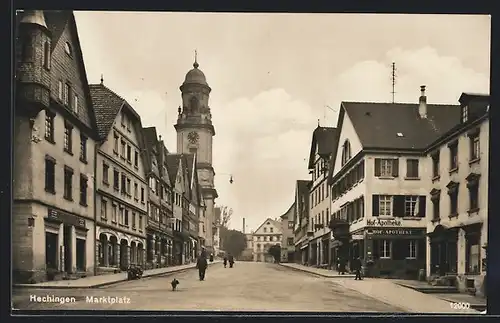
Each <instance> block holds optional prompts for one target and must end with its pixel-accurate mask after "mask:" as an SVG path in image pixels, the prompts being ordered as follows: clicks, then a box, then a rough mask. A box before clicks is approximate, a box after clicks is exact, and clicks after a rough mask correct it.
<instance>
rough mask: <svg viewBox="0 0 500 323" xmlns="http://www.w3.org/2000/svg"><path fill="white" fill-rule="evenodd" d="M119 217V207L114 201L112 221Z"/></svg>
mask: <svg viewBox="0 0 500 323" xmlns="http://www.w3.org/2000/svg"><path fill="white" fill-rule="evenodd" d="M117 217H118V207H117V206H116V204H114V203H113V212H112V213H111V221H112V222H114V223H116V221H117Z"/></svg>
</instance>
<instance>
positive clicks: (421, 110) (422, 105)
mask: <svg viewBox="0 0 500 323" xmlns="http://www.w3.org/2000/svg"><path fill="white" fill-rule="evenodd" d="M418 114H419V116H420V118H422V119H425V118H427V97H426V96H425V85H421V86H420V99H419V105H418Z"/></svg>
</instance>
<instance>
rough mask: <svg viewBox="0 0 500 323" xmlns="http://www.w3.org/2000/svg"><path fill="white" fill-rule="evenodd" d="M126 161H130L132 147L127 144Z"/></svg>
mask: <svg viewBox="0 0 500 323" xmlns="http://www.w3.org/2000/svg"><path fill="white" fill-rule="evenodd" d="M127 161H128V162H129V163H131V162H132V147H130V146H129V145H127Z"/></svg>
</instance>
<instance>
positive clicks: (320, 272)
mask: <svg viewBox="0 0 500 323" xmlns="http://www.w3.org/2000/svg"><path fill="white" fill-rule="evenodd" d="M279 264H280V265H281V266H283V267H287V268H291V269H294V270H299V271H303V272H307V273H310V274H314V275H317V276H321V277H326V278H354V277H355V275H353V274H345V275H341V274H339V273H338V272H337V271H335V270H329V269H322V268H316V267H308V266H303V265H299V264H295V263H279Z"/></svg>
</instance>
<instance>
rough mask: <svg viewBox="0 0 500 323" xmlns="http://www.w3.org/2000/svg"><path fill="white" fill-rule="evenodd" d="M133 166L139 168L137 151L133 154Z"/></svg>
mask: <svg viewBox="0 0 500 323" xmlns="http://www.w3.org/2000/svg"><path fill="white" fill-rule="evenodd" d="M134 166H135V168H138V167H139V152H138V151H137V150H136V151H135V152H134Z"/></svg>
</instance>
